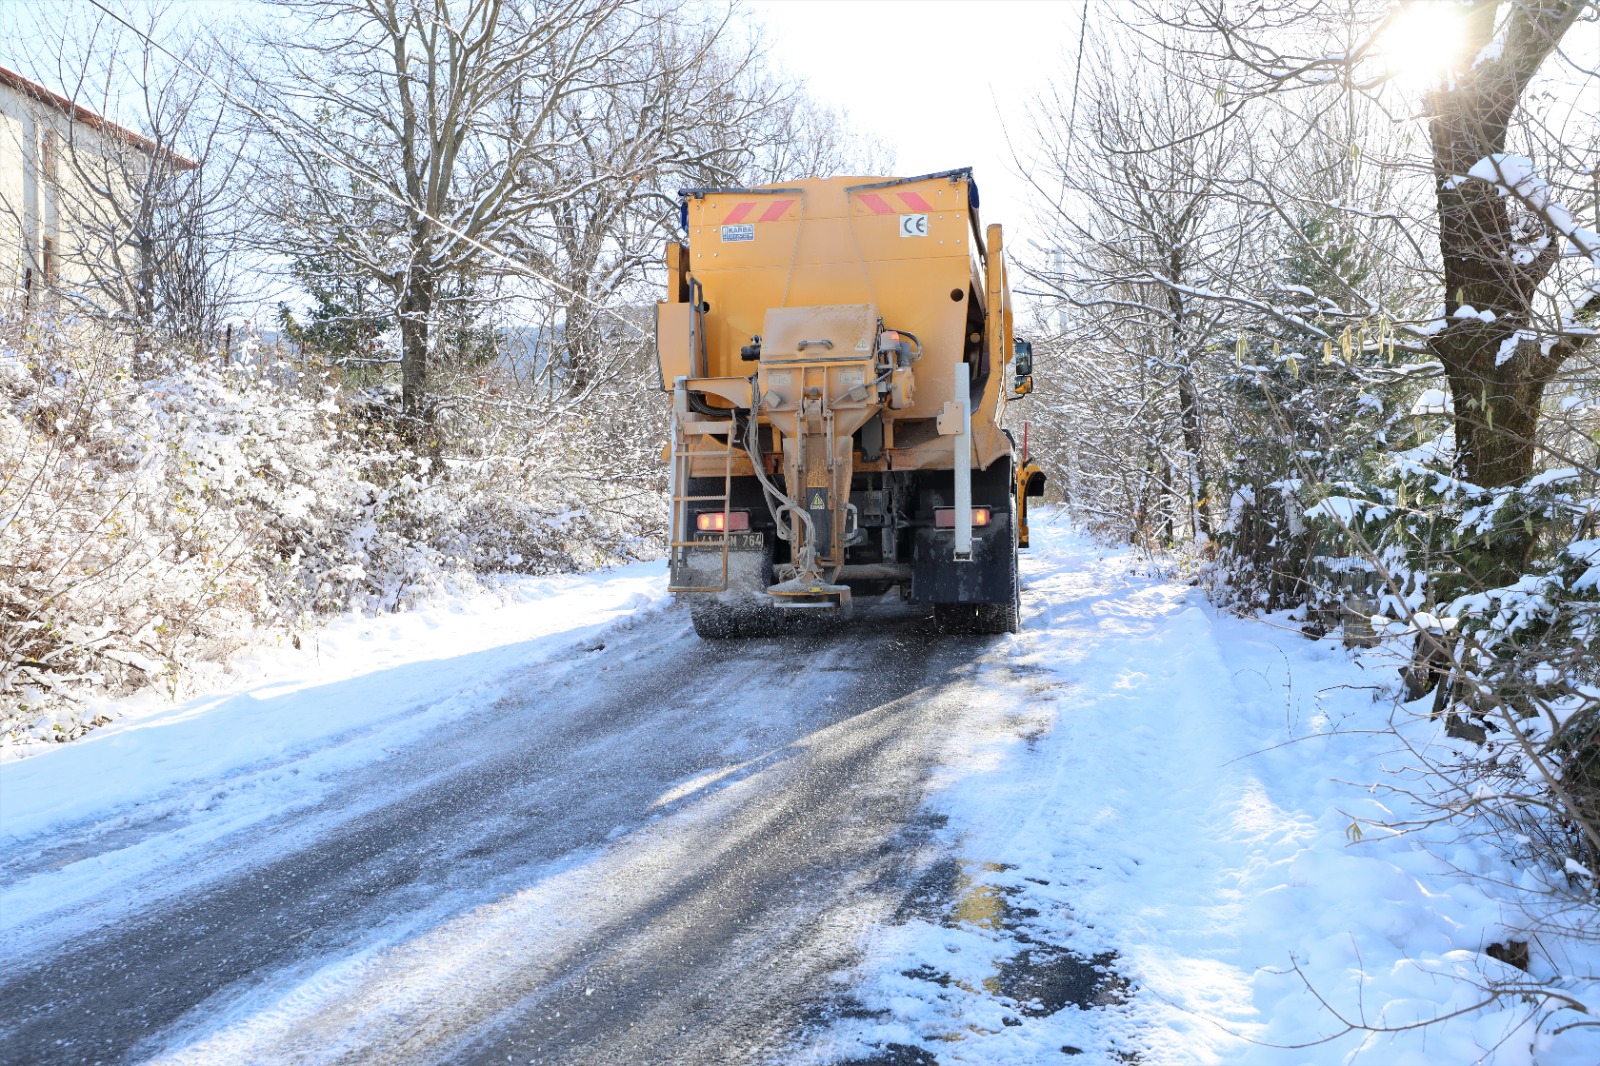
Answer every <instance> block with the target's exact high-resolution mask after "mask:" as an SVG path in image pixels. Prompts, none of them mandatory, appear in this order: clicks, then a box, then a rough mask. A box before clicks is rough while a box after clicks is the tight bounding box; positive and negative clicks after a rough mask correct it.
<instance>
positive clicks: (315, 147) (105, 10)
mask: <svg viewBox="0 0 1600 1066" xmlns="http://www.w3.org/2000/svg"><path fill="white" fill-rule="evenodd" d="M89 2H90V3H91V4H92V5H94V6H95V7H96V8H98V9H99V10H100V12H101V13H102V14H104V15H105V16H106V17H108V18H110V19H111V20H113V21H114V22H116V23H118V24H119V25H121V26H123V27H124V28H125V29H127V30H129V31H130V32H131V33H133V34H135V35H136V36H138V37H139V38H141V39H142V40H143V41H144V42H145V43H146V44H148V45H150V46H151V47H153V48H155V49H156V50H158V51H160V52H161V53H162V54H163V55H165V56H166V57H167V58H168V59H171V60H172V61H173V62H175V63H177V64H178V65H179V66H181V67H183V68H185V69H186V70H188V71H189V72H190V73H191V74H195V75H198V76H199V77H201V78H204V79H205V80H206V81H207V82H209V83H210V84H211V85H212V87H213V88H215V89H216V90H217V91H218V92H219V93H221V94H222V97H223V99H225V100H227V101H228V102H229V103H231V104H233V105H234V106H235V107H238V108H239V109H240V110H242V111H244V112H245V113H246V114H248V115H250V116H251V117H253V118H255V119H256V120H257V121H259V122H263V123H265V124H266V125H268V126H270V127H272V129H273V130H274V132H276V133H277V134H278V135H279V136H280V137H288V138H289V139H290V140H293V141H296V142H298V143H300V144H302V145H304V146H306V147H307V148H309V149H311V151H312V152H313V153H315V154H316V155H318V156H320V157H322V158H323V159H324V160H326V161H327V162H329V163H332V164H333V165H334V166H336V167H338V168H339V169H340V170H343V171H344V172H345V173H346V174H349V175H350V176H351V177H352V178H355V179H356V180H357V181H360V182H362V183H363V184H365V185H366V186H368V187H369V188H371V189H373V190H375V191H376V192H378V193H380V194H382V195H383V196H385V197H387V198H388V199H389V200H391V201H392V202H394V203H395V204H397V205H399V206H400V207H401V208H402V209H404V210H406V211H410V212H412V213H414V214H415V215H416V216H417V217H418V218H424V219H427V220H428V221H430V222H432V223H433V224H434V225H436V226H438V227H439V228H440V229H442V230H444V231H445V232H446V233H449V234H450V235H451V236H453V237H456V238H458V239H460V240H463V241H465V242H466V243H468V244H470V245H472V246H473V247H474V248H477V249H478V250H479V251H481V252H484V253H486V254H487V255H490V256H492V257H494V258H495V259H498V260H500V261H502V262H504V263H506V264H508V265H509V266H511V267H513V268H515V269H516V270H517V271H518V272H519V273H523V274H526V275H528V276H529V277H533V278H537V279H538V280H540V281H542V282H544V283H545V284H547V285H549V286H551V287H552V288H554V289H556V290H557V291H559V292H563V293H565V294H567V295H569V296H574V297H576V298H578V299H579V300H583V301H584V302H586V303H588V304H590V305H592V306H593V307H595V308H596V309H597V310H599V311H600V312H601V313H602V314H606V315H610V316H611V317H612V318H614V319H616V320H617V321H618V322H621V323H622V324H623V325H624V326H627V327H628V328H629V329H631V330H633V332H635V333H637V334H638V335H639V336H641V337H643V338H644V339H645V340H651V339H652V337H651V335H650V334H649V333H647V332H645V331H644V330H642V329H640V328H639V327H638V326H637V325H636V324H634V323H633V322H630V321H629V320H628V319H627V318H625V317H624V316H623V315H622V314H620V313H619V312H617V311H615V310H613V309H611V308H610V307H607V306H606V305H604V304H602V303H601V302H600V301H599V300H596V299H595V298H594V297H592V296H589V295H588V294H587V293H582V292H579V291H578V290H577V289H574V288H572V287H571V286H569V285H564V284H562V283H561V282H559V281H557V280H556V279H554V278H552V277H549V276H548V275H545V274H541V273H540V272H539V271H537V270H535V269H533V268H532V267H530V266H528V265H527V264H526V263H520V262H518V261H517V260H515V259H513V258H511V257H510V256H509V255H506V254H505V253H504V252H501V251H499V250H498V249H495V248H491V247H489V246H488V245H486V244H484V243H483V242H482V241H480V240H478V239H477V238H475V237H471V236H468V235H467V234H465V233H463V232H461V231H460V230H458V229H456V228H455V227H454V226H452V225H450V223H448V222H446V221H444V220H443V219H441V218H436V217H434V216H433V215H430V214H429V213H428V212H427V211H426V210H425V209H424V208H422V207H419V206H418V205H416V204H413V203H411V202H409V201H407V200H406V199H405V197H403V196H401V195H400V194H399V193H397V192H395V191H394V190H392V189H390V188H388V187H387V186H385V185H384V184H383V183H382V182H380V181H378V180H377V179H376V178H370V177H368V176H367V175H365V174H362V173H360V172H359V171H357V170H356V169H355V168H353V167H351V166H350V165H349V164H348V163H346V162H344V160H342V159H338V158H336V157H335V156H334V155H332V154H331V153H329V152H328V151H326V150H324V149H323V147H322V146H321V145H320V144H318V143H317V142H316V141H315V140H312V139H311V138H308V137H306V136H305V135H304V134H302V133H299V132H298V131H295V130H291V129H288V128H287V127H285V126H284V125H283V124H281V123H279V122H277V121H276V120H274V119H273V118H272V117H271V116H269V115H267V114H265V113H264V112H262V111H260V110H259V109H257V108H255V107H253V106H252V105H250V104H248V103H245V102H244V101H243V100H240V99H239V98H238V97H236V96H235V95H234V94H233V93H232V92H231V91H229V89H228V88H227V86H225V85H223V84H222V83H221V82H219V81H217V79H215V78H213V77H212V76H211V75H210V74H207V73H206V72H205V71H203V70H200V69H199V68H197V67H195V66H194V65H193V64H192V63H190V62H189V61H188V60H186V59H183V58H182V57H180V56H177V55H175V54H173V52H172V51H171V50H170V49H168V48H167V47H166V46H165V45H163V44H162V43H161V42H160V41H157V40H156V39H155V38H153V37H151V36H150V35H149V34H147V33H145V32H144V31H143V30H141V29H139V27H137V26H135V25H133V23H131V22H129V21H128V20H127V19H125V18H123V17H122V16H121V15H119V14H117V13H116V12H115V11H112V10H111V9H110V8H109V7H107V6H106V5H105V4H104V3H102V2H101V0H89ZM317 88H319V89H320V88H323V86H321V85H318V86H317Z"/></svg>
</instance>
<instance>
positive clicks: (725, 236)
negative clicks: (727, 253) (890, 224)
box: [722, 215, 928, 244]
mask: <svg viewBox="0 0 1600 1066" xmlns="http://www.w3.org/2000/svg"><path fill="white" fill-rule="evenodd" d="M922 218H923V223H922V224H923V227H924V228H926V227H927V224H928V223H927V218H928V216H927V215H923V216H922ZM755 239H756V228H755V226H754V225H753V224H752V223H749V222H746V223H744V224H743V225H740V226H723V227H722V243H723V244H733V243H735V242H736V241H753V240H755Z"/></svg>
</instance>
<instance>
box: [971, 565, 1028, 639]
mask: <svg viewBox="0 0 1600 1066" xmlns="http://www.w3.org/2000/svg"><path fill="white" fill-rule="evenodd" d="M1021 608H1022V604H1021V592H1020V590H1019V589H1018V588H1017V582H1016V579H1015V578H1013V579H1012V582H1011V602H1010V603H980V604H978V632H979V633H1015V632H1017V631H1018V630H1020V629H1021V628H1022V610H1021Z"/></svg>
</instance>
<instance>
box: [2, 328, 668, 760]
mask: <svg viewBox="0 0 1600 1066" xmlns="http://www.w3.org/2000/svg"><path fill="white" fill-rule="evenodd" d="M134 359H135V356H134V352H133V349H132V347H131V345H130V344H129V343H127V342H125V341H122V340H119V339H117V338H115V337H112V336H110V335H107V334H105V333H103V332H100V331H99V330H97V329H96V328H95V327H93V326H91V325H89V324H87V323H82V322H73V321H60V320H54V319H49V318H43V317H40V316H38V315H37V314H36V315H35V316H34V317H33V318H32V319H31V320H30V321H28V322H26V323H24V322H23V321H21V320H20V318H19V317H18V316H17V315H15V314H12V315H11V316H10V317H9V318H5V319H0V700H3V703H0V742H7V743H9V742H18V741H23V742H27V741H37V740H40V739H49V738H55V739H70V738H71V737H73V736H76V735H79V734H81V733H82V732H83V731H85V730H86V729H87V728H89V727H91V726H92V724H93V723H94V717H93V713H92V711H91V710H90V709H89V705H88V703H86V702H85V701H86V699H88V698H89V697H92V696H95V695H106V696H117V695H122V694H126V693H128V692H130V691H132V690H135V689H138V688H141V687H143V686H146V685H150V684H159V685H161V686H163V687H164V688H165V689H166V691H167V692H168V693H169V694H171V695H176V694H177V693H178V692H179V691H180V690H181V689H182V688H183V685H184V683H185V667H186V665H188V664H191V663H195V662H198V661H212V662H216V661H221V660H223V659H225V657H226V656H227V655H228V654H229V653H230V652H231V651H233V650H234V649H236V648H237V647H238V646H239V645H240V644H241V643H242V642H245V641H248V640H250V639H252V638H254V637H256V636H258V635H259V634H261V633H262V631H263V630H267V629H272V628H279V629H281V628H284V627H303V626H306V625H308V624H311V622H312V620H313V616H315V615H317V614H322V613H327V612H332V611H340V610H347V609H358V610H363V611H368V612H375V611H387V610H396V609H403V608H405V607H407V606H409V605H411V604H413V603H415V602H416V601H418V600H419V599H420V598H424V597H427V596H429V595H432V594H434V593H436V592H438V591H440V590H442V589H444V588H446V587H447V586H449V585H451V584H452V583H455V582H461V581H470V580H473V578H474V575H477V574H486V573H497V572H517V573H545V572H552V571H561V570H571V569H577V568H581V567H587V566H594V565H598V564H603V563H605V562H608V561H612V560H617V559H622V558H628V557H633V556H635V555H637V554H640V553H644V552H648V551H650V550H651V549H652V548H653V543H652V542H651V540H650V538H649V537H648V536H641V535H640V530H641V529H644V528H647V526H648V522H649V521H651V520H653V517H654V516H653V512H654V511H656V510H658V509H659V508H660V506H661V502H660V499H659V496H658V495H655V494H652V493H650V492H648V491H646V492H642V493H641V492H640V491H639V488H638V486H637V485H632V484H620V485H619V484H612V483H608V482H606V481H604V480H603V479H591V478H585V477H578V476H571V474H570V472H569V471H568V470H567V469H566V468H565V467H564V466H563V465H562V464H561V463H560V461H559V459H556V458H554V457H550V456H547V455H544V454H541V452H540V451H539V449H537V448H533V449H530V450H527V451H524V452H522V453H521V454H518V455H505V454H495V453H493V452H492V451H490V452H488V453H483V452H484V449H479V451H480V453H483V454H478V455H475V456H473V457H471V458H469V459H464V460H463V459H455V458H452V457H450V456H448V455H446V456H444V457H443V458H435V457H430V456H419V455H415V454H412V453H411V452H409V451H407V450H406V449H405V448H404V447H402V446H401V445H400V442H399V440H398V439H397V437H396V435H395V434H393V433H392V432H390V430H389V429H387V428H386V427H385V426H384V424H383V422H382V420H381V419H377V418H373V417H372V416H371V402H372V398H371V397H370V396H356V395H353V394H352V395H351V396H350V397H345V396H344V395H343V394H342V392H341V389H340V388H339V387H338V385H337V383H336V381H335V379H334V377H333V376H332V375H330V374H329V373H328V372H327V371H326V370H325V369H323V368H320V367H318V366H316V365H313V364H308V363H305V362H302V361H301V360H300V359H299V358H298V357H291V356H290V355H289V353H287V352H284V351H281V350H276V349H265V350H263V349H252V348H250V346H248V345H247V350H246V352H245V358H243V359H238V360H235V361H234V362H233V363H232V365H230V366H228V367H221V366H218V365H215V364H212V363H208V362H204V361H195V360H193V359H191V358H189V357H188V356H186V355H182V354H178V353H167V352H163V351H160V350H157V351H154V352H148V351H147V352H141V353H140V354H139V356H138V363H137V367H138V370H139V373H137V374H136V373H135V365H136V364H135V361H134ZM347 399H348V400H349V401H351V402H346V400H347ZM357 401H359V402H357ZM546 428H547V430H548V431H549V432H551V433H553V434H556V435H559V434H558V433H557V432H556V431H557V428H558V427H546ZM526 438H527V435H526V434H524V435H523V438H522V439H523V442H524V443H525V442H526ZM629 500H631V501H633V505H632V506H629V505H628V504H627V502H626V501H629ZM619 501H624V502H622V503H621V504H619Z"/></svg>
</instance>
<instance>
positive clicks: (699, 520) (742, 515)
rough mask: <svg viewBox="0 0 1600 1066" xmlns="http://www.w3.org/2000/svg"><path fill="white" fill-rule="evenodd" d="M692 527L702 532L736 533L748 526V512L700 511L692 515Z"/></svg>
mask: <svg viewBox="0 0 1600 1066" xmlns="http://www.w3.org/2000/svg"><path fill="white" fill-rule="evenodd" d="M694 528H695V529H697V530H699V531H700V532H702V533H737V532H739V531H740V530H742V529H749V528H750V512H749V511H702V512H700V513H699V514H697V515H695V516H694Z"/></svg>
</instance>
